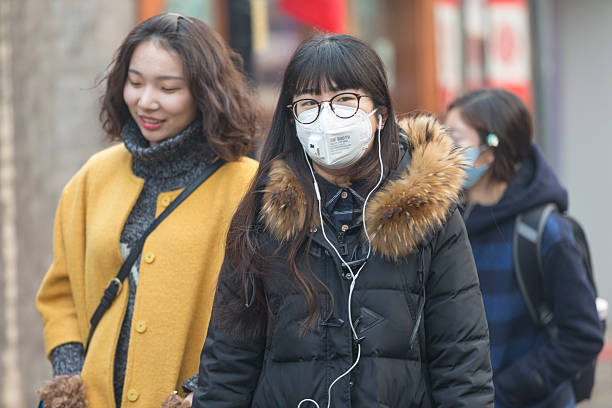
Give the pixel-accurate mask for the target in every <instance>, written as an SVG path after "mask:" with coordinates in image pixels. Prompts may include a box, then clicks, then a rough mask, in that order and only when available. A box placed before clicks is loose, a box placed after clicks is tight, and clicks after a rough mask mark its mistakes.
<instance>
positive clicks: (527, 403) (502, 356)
mask: <svg viewBox="0 0 612 408" xmlns="http://www.w3.org/2000/svg"><path fill="white" fill-rule="evenodd" d="M551 202H552V203H555V204H557V206H558V207H559V209H560V210H561V211H565V210H566V209H567V192H566V191H565V189H564V188H563V187H562V186H561V185H560V184H559V181H558V180H557V178H556V177H555V175H554V173H553V171H552V169H551V168H550V166H549V165H548V164H547V163H546V162H545V160H544V158H543V157H542V154H541V153H540V151H539V150H538V148H537V147H535V146H534V147H533V149H532V153H531V154H530V156H529V157H528V158H527V159H526V160H525V161H524V163H523V164H522V166H521V168H520V170H519V171H518V173H517V175H516V176H515V178H514V180H513V181H512V182H511V183H510V184H509V186H508V189H507V190H506V192H505V194H504V196H503V197H502V199H501V200H500V201H499V202H498V203H497V204H495V205H493V206H488V207H485V206H480V205H475V206H473V207H470V206H468V207H467V208H466V209H465V212H464V219H465V222H466V227H467V230H468V235H469V237H470V242H471V244H472V250H473V252H474V258H475V260H476V267H477V269H478V275H479V278H480V285H481V290H482V293H483V299H484V304H485V310H486V314H487V320H488V323H489V330H490V338H491V363H492V366H493V372H494V376H493V380H494V384H495V394H496V397H495V406H496V407H497V408H510V407H522V408H527V407H528V408H536V407H537V408H548V407H550V408H552V407H554V408H559V407H562V408H566V407H574V406H575V402H574V395H573V391H572V387H571V383H570V379H571V378H572V377H573V376H574V375H575V374H576V373H577V372H578V371H579V370H580V369H581V368H582V367H584V366H585V365H586V364H588V363H589V362H590V361H592V360H593V359H594V358H595V357H596V356H597V354H598V353H599V351H600V349H601V347H602V342H603V339H602V334H601V330H600V328H599V324H600V323H599V320H598V317H597V311H596V308H595V294H594V293H593V290H592V288H591V286H590V284H589V282H588V280H587V276H586V273H585V270H584V266H583V264H582V261H581V253H580V250H579V249H578V247H577V245H576V242H575V241H574V237H573V234H572V230H571V227H570V226H569V225H568V223H567V222H566V221H565V220H564V219H563V218H562V217H561V216H560V215H559V214H558V213H552V214H551V215H550V216H549V218H548V220H547V222H546V227H545V230H544V233H543V241H542V247H541V251H542V261H543V276H544V279H543V289H544V292H545V298H546V299H547V301H548V302H549V304H551V305H553V312H554V314H555V316H556V320H557V325H558V329H559V331H558V336H557V337H556V338H549V336H548V335H547V333H546V331H545V329H542V328H538V327H536V326H535V325H534V324H533V322H532V320H531V318H530V316H529V313H528V311H527V308H526V305H525V303H524V301H523V297H522V295H521V292H520V290H519V287H518V285H517V282H516V279H515V276H514V269H513V268H514V265H513V259H512V238H513V233H514V222H515V217H516V216H517V214H519V213H521V212H525V211H527V210H528V209H530V208H533V207H535V206H538V205H541V204H544V203H551Z"/></svg>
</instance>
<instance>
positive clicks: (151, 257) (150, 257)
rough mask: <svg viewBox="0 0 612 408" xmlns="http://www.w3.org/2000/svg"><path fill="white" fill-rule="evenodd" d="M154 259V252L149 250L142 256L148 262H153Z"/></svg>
mask: <svg viewBox="0 0 612 408" xmlns="http://www.w3.org/2000/svg"><path fill="white" fill-rule="evenodd" d="M154 260H155V254H154V253H153V252H149V253H148V254H146V255H145V257H144V261H145V262H146V263H148V264H150V263H153V261H154Z"/></svg>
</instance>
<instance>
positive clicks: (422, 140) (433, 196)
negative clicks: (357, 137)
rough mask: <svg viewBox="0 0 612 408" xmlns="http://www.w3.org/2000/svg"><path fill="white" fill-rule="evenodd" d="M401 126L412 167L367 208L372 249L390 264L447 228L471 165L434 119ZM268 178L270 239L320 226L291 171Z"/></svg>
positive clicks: (283, 168) (275, 167)
mask: <svg viewBox="0 0 612 408" xmlns="http://www.w3.org/2000/svg"><path fill="white" fill-rule="evenodd" d="M399 125H400V126H401V127H402V128H403V129H404V130H405V131H406V133H407V136H406V138H407V139H408V142H409V145H410V147H411V150H410V152H408V153H406V154H410V155H411V162H410V165H408V166H406V168H405V169H399V170H400V173H399V176H397V177H395V178H391V179H387V180H386V182H385V184H384V185H383V187H382V188H380V190H379V191H377V192H376V193H375V194H374V195H373V196H372V197H371V198H370V200H369V201H368V205H367V208H366V222H367V227H368V233H369V235H370V238H371V240H372V250H373V251H374V253H377V254H379V255H381V256H383V257H385V258H389V259H392V260H398V259H400V258H402V257H405V256H406V255H408V254H409V253H411V252H413V251H414V250H415V249H416V248H417V246H418V244H419V243H421V242H422V241H423V240H425V239H426V238H427V237H428V236H429V235H430V234H431V233H432V232H433V231H435V230H436V229H437V228H439V227H440V226H441V225H442V224H444V222H445V221H446V218H447V216H448V214H449V210H450V209H451V208H452V206H453V205H455V204H456V203H457V201H458V198H459V193H460V191H461V185H462V183H463V180H464V168H465V166H466V164H467V163H466V162H465V159H464V158H463V156H462V155H461V153H460V151H459V150H457V149H456V148H455V147H454V146H453V143H452V141H451V139H450V138H449V137H448V136H447V135H446V131H445V130H444V128H443V127H442V126H441V125H440V124H439V122H438V121H437V120H436V119H435V118H434V117H432V116H430V115H419V116H415V117H412V118H409V119H405V120H403V121H400V123H399ZM268 176H269V181H268V183H267V185H266V187H265V188H264V191H263V193H264V195H263V206H262V211H261V215H260V218H261V220H262V222H263V224H264V226H265V227H266V229H267V230H268V231H269V232H270V233H271V234H272V236H273V237H274V238H275V239H277V240H278V241H280V242H286V241H289V240H291V239H293V238H295V237H296V236H297V234H298V233H299V231H301V230H302V229H303V228H306V227H309V228H310V227H312V226H316V225H317V224H318V220H314V221H313V222H312V225H307V222H306V200H307V197H306V194H305V192H304V190H303V188H302V186H301V184H300V182H299V181H298V179H297V178H296V177H295V175H294V174H293V172H292V171H291V169H290V168H289V166H288V165H287V164H286V163H285V162H284V161H282V160H277V161H276V162H274V163H272V166H271V170H270V172H269V175H268Z"/></svg>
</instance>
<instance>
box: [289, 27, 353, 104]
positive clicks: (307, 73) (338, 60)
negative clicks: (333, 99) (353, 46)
mask: <svg viewBox="0 0 612 408" xmlns="http://www.w3.org/2000/svg"><path fill="white" fill-rule="evenodd" d="M343 48H344V47H342V44H340V43H339V42H337V41H330V40H329V39H323V40H322V41H321V42H318V43H314V44H311V45H310V46H309V47H305V49H303V50H302V52H300V54H299V55H296V58H295V60H294V68H295V71H294V72H293V75H292V77H293V78H296V82H295V84H294V87H293V88H294V92H293V95H292V96H295V95H301V94H305V93H310V94H321V93H323V92H326V91H340V90H343V89H359V88H363V76H361V77H360V75H359V74H360V73H364V72H365V70H364V69H363V67H360V65H362V62H361V61H359V59H358V58H356V57H355V55H354V54H353V53H350V52H347V50H345V49H343ZM360 68H361V69H360Z"/></svg>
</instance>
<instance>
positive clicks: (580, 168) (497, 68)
mask: <svg viewBox="0 0 612 408" xmlns="http://www.w3.org/2000/svg"><path fill="white" fill-rule="evenodd" d="M163 11H174V12H181V13H184V14H188V15H192V16H196V17H199V18H201V19H202V20H204V21H206V22H207V23H208V24H210V25H211V26H213V27H214V28H216V29H217V30H218V31H219V32H220V33H221V35H222V36H223V37H224V38H225V39H226V40H227V41H228V42H229V43H230V45H231V46H232V47H233V48H234V49H235V50H236V51H238V52H239V53H240V54H241V55H242V56H243V58H244V61H245V69H246V72H247V74H248V76H249V78H250V81H251V83H252V86H253V89H254V91H255V92H256V93H257V96H258V98H257V101H258V103H259V106H260V108H261V110H262V113H263V119H264V120H263V124H262V125H263V129H262V134H264V133H265V127H266V126H267V123H268V120H269V118H270V115H271V112H272V110H273V108H274V106H275V103H276V97H277V92H278V90H279V88H280V80H281V77H282V73H283V70H284V67H285V65H286V63H287V61H288V59H289V57H290V55H291V54H292V52H293V51H294V49H295V48H296V46H297V45H298V44H299V43H300V42H301V41H302V40H303V39H305V38H307V37H308V36H310V35H312V34H313V33H315V32H317V31H318V30H322V31H326V32H343V33H350V34H353V35H356V36H359V37H360V38H362V39H364V40H365V41H367V42H368V43H370V44H371V45H372V46H373V47H374V49H376V51H377V52H378V53H379V54H380V56H381V57H382V58H383V60H384V63H385V65H386V69H387V72H388V75H389V79H390V84H391V87H392V90H393V96H394V102H395V103H396V108H397V109H396V110H397V111H398V112H404V113H408V112H412V111H430V112H434V113H437V114H441V113H443V112H444V110H445V108H446V106H447V104H448V103H449V102H450V101H451V100H452V99H453V98H454V97H456V96H458V95H460V94H461V93H462V92H464V91H466V90H470V89H474V88H478V87H481V86H485V85H486V86H498V87H504V88H507V89H509V90H511V91H513V92H515V93H517V94H518V95H519V96H521V98H523V100H524V101H525V102H526V103H527V105H528V106H529V107H530V109H531V110H532V112H533V114H534V115H535V118H536V142H537V144H538V145H539V146H540V147H541V148H542V149H543V151H544V153H545V155H546V157H547V159H548V160H549V162H550V163H551V164H552V165H553V167H554V168H555V169H556V171H557V172H558V174H559V176H560V179H561V181H562V182H563V183H564V185H565V186H566V187H567V188H568V190H569V192H570V210H569V212H570V213H571V214H572V215H574V216H575V217H576V218H577V219H579V220H580V221H581V223H582V224H583V226H584V227H585V230H586V232H587V236H588V239H589V242H590V246H591V251H592V256H593V260H594V272H595V278H596V281H597V283H598V288H599V292H600V296H601V297H604V298H607V299H608V300H609V301H612V244H611V242H612V240H611V239H610V234H611V233H612V217H610V215H609V213H608V211H609V208H610V203H611V202H612V180H611V178H612V171H611V169H610V162H609V161H608V160H610V152H612V131H611V130H610V129H611V127H610V124H609V123H608V122H607V120H608V119H610V118H611V116H612V113H611V110H612V102H611V101H610V98H611V95H612V75H611V74H612V23H611V22H612V0H583V1H577V0H165V1H164V0H53V1H47V0H0V354H1V356H2V358H1V360H0V407H6V408H8V407H10V408H23V407H34V406H35V404H36V403H37V397H36V393H35V390H36V389H37V388H38V387H40V386H41V385H42V383H43V381H44V380H46V379H49V378H50V376H51V369H50V365H49V363H48V361H47V360H46V358H45V356H44V352H43V343H42V328H41V321H40V317H39V315H38V312H37V311H36V309H35V305H34V298H35V294H36V291H37V289H38V287H39V285H40V282H41V280H42V277H43V275H44V274H45V273H46V270H47V268H48V266H49V265H50V263H51V260H52V252H51V250H52V227H53V219H54V214H55V208H56V205H57V200H58V198H59V194H60V192H61V189H62V188H63V186H64V185H65V184H66V182H67V181H68V180H69V178H70V177H71V176H72V175H73V174H74V173H75V172H76V170H77V169H78V168H79V167H80V166H81V165H82V164H83V163H84V161H85V160H86V159H87V158H88V157H89V156H90V155H91V154H92V153H94V152H96V151H98V150H100V149H102V148H104V147H106V146H108V143H107V142H105V140H104V134H103V132H102V129H101V126H100V123H99V121H98V112H99V102H98V98H99V97H100V95H101V92H102V88H101V87H99V86H98V87H97V86H96V84H97V82H98V81H100V80H101V79H102V78H103V76H104V74H105V71H106V69H107V66H108V64H109V63H110V61H111V59H112V56H113V52H114V50H115V49H116V48H117V47H118V46H119V44H120V42H121V41H122V40H123V38H124V37H125V35H126V34H127V33H128V31H129V30H130V29H131V28H132V27H133V26H134V25H135V24H136V23H138V22H139V21H142V20H143V19H145V18H148V17H150V16H152V15H155V14H157V13H159V12H163ZM611 303H612V302H611ZM608 326H612V322H611V321H610V320H609V321H608ZM607 338H608V341H607V345H606V347H605V348H604V351H603V352H602V354H601V355H600V363H599V368H598V373H597V385H596V387H595V393H594V396H593V398H592V400H591V401H590V402H586V403H584V404H581V405H580V406H581V407H585V408H586V407H590V408H604V407H605V408H609V407H612V346H611V344H612V334H611V333H610V330H609V333H608V337H607Z"/></svg>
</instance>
